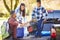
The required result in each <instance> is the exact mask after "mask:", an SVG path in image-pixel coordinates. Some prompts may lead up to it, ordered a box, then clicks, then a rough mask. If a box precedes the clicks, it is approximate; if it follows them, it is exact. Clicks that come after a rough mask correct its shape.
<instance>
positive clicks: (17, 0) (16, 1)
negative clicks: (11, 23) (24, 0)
mask: <svg viewBox="0 0 60 40" xmlns="http://www.w3.org/2000/svg"><path fill="white" fill-rule="evenodd" d="M6 1H7V0H3V3H4V6H5V8H6V9H7V11H8V12H9V13H10V11H11V10H15V9H16V7H17V5H18V3H19V0H10V3H11V6H10V8H9V6H8V5H7V4H8V3H7V2H6ZM14 1H15V5H14V6H13V2H14ZM13 7H14V8H13Z"/></svg>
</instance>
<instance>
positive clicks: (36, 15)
mask: <svg viewBox="0 0 60 40" xmlns="http://www.w3.org/2000/svg"><path fill="white" fill-rule="evenodd" d="M47 14H48V13H47V11H46V10H45V9H44V7H42V6H41V7H39V8H37V7H35V8H34V10H33V13H32V19H36V20H37V21H38V20H40V19H43V18H45V17H46V16H47Z"/></svg>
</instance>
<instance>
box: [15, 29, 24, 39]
mask: <svg viewBox="0 0 60 40" xmlns="http://www.w3.org/2000/svg"><path fill="white" fill-rule="evenodd" d="M16 35H17V38H23V36H24V28H17V34H16Z"/></svg>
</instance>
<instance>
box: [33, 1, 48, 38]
mask: <svg viewBox="0 0 60 40" xmlns="http://www.w3.org/2000/svg"><path fill="white" fill-rule="evenodd" d="M46 16H47V11H46V10H45V8H44V7H42V6H41V0H37V7H35V8H34V10H33V13H32V20H33V21H34V22H37V31H36V33H37V35H36V36H38V37H40V36H41V30H42V27H41V26H42V25H41V24H42V21H46V19H44V20H43V18H45V17H46Z"/></svg>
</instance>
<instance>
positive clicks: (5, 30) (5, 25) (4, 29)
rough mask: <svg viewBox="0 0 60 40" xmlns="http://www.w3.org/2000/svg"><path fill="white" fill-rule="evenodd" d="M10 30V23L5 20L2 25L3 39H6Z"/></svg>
mask: <svg viewBox="0 0 60 40" xmlns="http://www.w3.org/2000/svg"><path fill="white" fill-rule="evenodd" d="M8 30H9V24H8V22H6V21H4V22H3V24H2V26H1V32H2V38H3V39H5V38H7V37H8V36H9V33H8Z"/></svg>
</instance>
